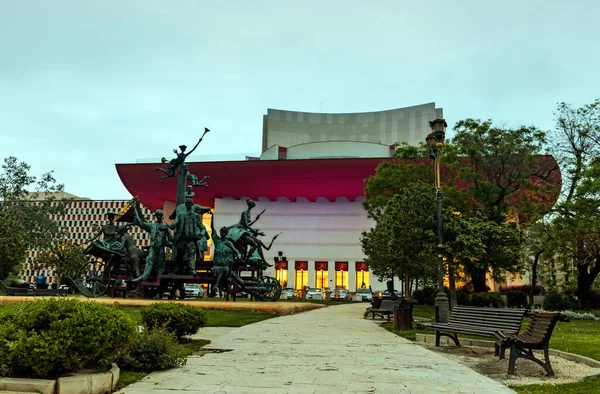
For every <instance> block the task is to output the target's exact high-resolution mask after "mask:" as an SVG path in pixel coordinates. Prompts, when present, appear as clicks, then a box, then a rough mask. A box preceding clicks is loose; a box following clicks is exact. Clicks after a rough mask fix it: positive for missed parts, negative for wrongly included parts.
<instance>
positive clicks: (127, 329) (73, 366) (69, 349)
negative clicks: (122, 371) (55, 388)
mask: <svg viewBox="0 0 600 394" xmlns="http://www.w3.org/2000/svg"><path fill="white" fill-rule="evenodd" d="M134 334H135V325H134V323H133V321H132V320H131V319H130V318H129V317H128V316H127V315H125V314H124V313H123V312H120V311H118V310H117V309H115V308H111V307H107V306H104V305H101V304H97V303H94V302H81V301H78V300H73V299H48V300H39V301H35V302H26V303H22V304H16V305H11V306H9V307H8V308H6V309H5V310H4V311H3V312H2V314H1V315H0V375H4V376H33V377H49V378H53V377H55V376H58V375H60V374H62V373H65V372H70V371H75V370H78V369H83V368H89V369H97V368H104V367H107V366H109V365H110V363H111V362H114V361H115V360H116V359H117V357H118V355H119V353H120V351H121V350H122V349H123V348H124V346H125V345H126V344H127V343H128V342H129V341H130V340H131V338H132V337H133V335H134Z"/></svg>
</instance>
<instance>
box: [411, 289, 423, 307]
mask: <svg viewBox="0 0 600 394" xmlns="http://www.w3.org/2000/svg"><path fill="white" fill-rule="evenodd" d="M412 297H413V299H414V300H415V301H417V302H418V303H419V305H425V293H424V292H423V289H418V290H415V291H413V293H412Z"/></svg>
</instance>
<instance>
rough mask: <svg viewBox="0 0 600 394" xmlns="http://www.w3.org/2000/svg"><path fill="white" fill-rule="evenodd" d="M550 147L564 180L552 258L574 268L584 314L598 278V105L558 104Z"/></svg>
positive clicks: (599, 123) (599, 146) (556, 219)
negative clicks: (592, 288)
mask: <svg viewBox="0 0 600 394" xmlns="http://www.w3.org/2000/svg"><path fill="white" fill-rule="evenodd" d="M552 141H553V148H554V150H555V151H556V152H557V155H558V162H559V165H560V166H561V169H562V172H563V174H565V176H564V184H563V191H562V196H561V201H560V203H559V204H558V205H557V207H556V208H555V210H554V212H553V226H552V228H553V237H552V240H553V242H552V243H551V244H550V249H549V251H548V253H551V254H554V255H555V258H556V260H558V261H560V262H561V263H562V264H563V266H566V267H568V266H570V265H572V266H574V267H575V268H576V270H577V293H576V294H577V296H578V297H579V300H580V302H581V306H582V307H584V308H585V307H586V303H587V298H588V295H589V290H590V288H591V286H592V285H593V283H594V281H595V280H596V278H597V277H598V274H599V273H600V215H599V214H598V209H599V208H600V184H599V182H598V176H600V158H599V157H600V99H597V100H595V101H594V102H593V103H591V104H586V105H584V106H582V107H580V108H573V107H572V106H571V105H569V104H567V103H560V104H558V107H557V111H556V127H555V130H554V133H553V135H552Z"/></svg>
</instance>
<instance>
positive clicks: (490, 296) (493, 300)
mask: <svg viewBox="0 0 600 394" xmlns="http://www.w3.org/2000/svg"><path fill="white" fill-rule="evenodd" d="M469 305H471V306H485V307H487V306H492V307H494V308H504V307H506V303H505V302H504V300H503V299H502V297H500V294H497V293H483V292H482V293H473V294H472V295H471V302H470V303H469Z"/></svg>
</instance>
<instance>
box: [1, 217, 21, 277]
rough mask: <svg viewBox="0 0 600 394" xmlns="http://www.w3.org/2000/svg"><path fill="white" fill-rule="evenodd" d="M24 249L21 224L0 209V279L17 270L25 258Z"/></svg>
mask: <svg viewBox="0 0 600 394" xmlns="http://www.w3.org/2000/svg"><path fill="white" fill-rule="evenodd" d="M26 250H27V246H26V243H25V239H24V236H23V226H22V225H21V223H20V222H19V221H18V220H17V219H15V218H14V217H13V216H11V215H9V214H7V213H5V212H2V211H1V210H0V280H4V279H6V278H7V277H8V276H9V275H10V274H13V273H16V272H17V271H18V268H20V266H21V264H23V261H24V260H25V251H26Z"/></svg>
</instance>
